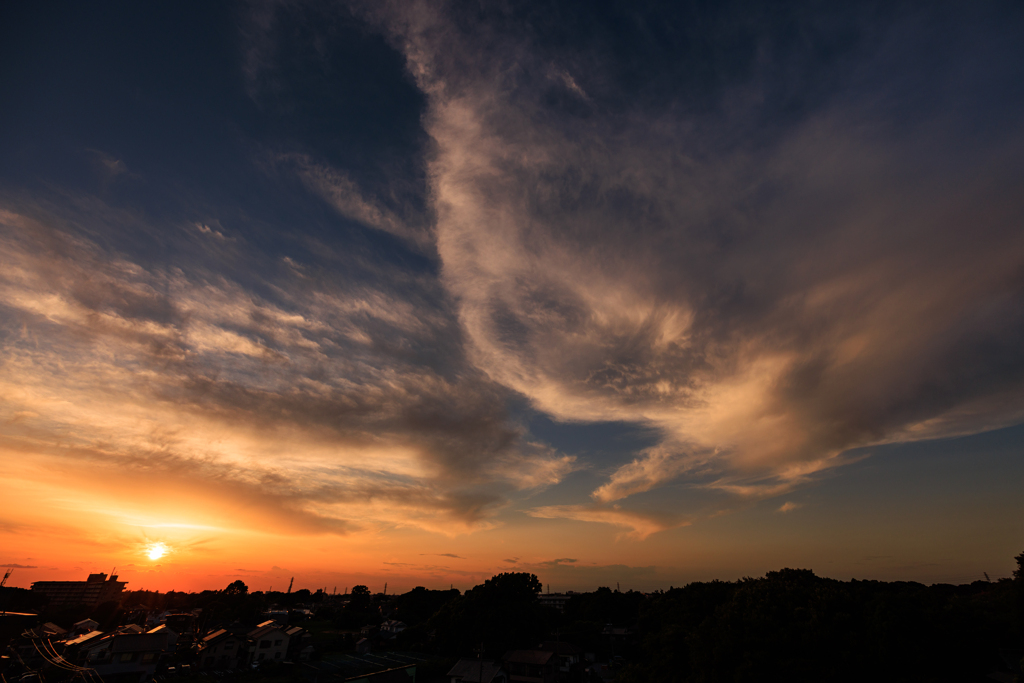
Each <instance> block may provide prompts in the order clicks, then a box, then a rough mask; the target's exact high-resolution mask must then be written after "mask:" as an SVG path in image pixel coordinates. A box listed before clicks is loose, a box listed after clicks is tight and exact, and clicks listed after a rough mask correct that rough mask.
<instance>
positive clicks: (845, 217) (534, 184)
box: [365, 3, 1024, 536]
mask: <svg viewBox="0 0 1024 683" xmlns="http://www.w3.org/2000/svg"><path fill="white" fill-rule="evenodd" d="M365 11H366V14H367V16H369V17H371V20H373V21H376V22H378V25H379V26H381V27H383V29H384V30H386V31H388V32H390V35H391V36H392V40H393V42H394V44H395V45H396V46H397V47H398V48H399V49H401V50H402V51H403V52H404V54H405V55H406V58H407V60H408V64H409V71H410V73H411V74H412V75H413V76H414V77H415V78H416V79H417V83H418V85H419V87H420V88H421V90H422V91H423V92H424V93H425V94H426V95H427V97H428V105H429V106H428V113H427V115H426V117H425V127H426V129H427V132H428V133H429V134H430V136H431V138H432V140H433V141H434V144H435V148H434V151H433V154H432V156H431V157H430V159H429V161H428V173H429V178H430V187H431V188H432V196H431V199H432V201H433V206H434V210H435V213H436V216H437V224H436V228H435V230H436V239H437V248H438V254H439V256H440V258H441V261H442V263H443V266H444V269H443V282H444V284H445V286H446V287H447V288H448V290H449V291H450V292H451V293H452V295H453V296H454V298H455V300H456V301H457V302H458V316H459V321H460V324H461V326H462V328H463V330H464V331H465V334H466V337H467V340H468V342H469V345H468V353H469V356H470V358H471V359H472V361H473V362H474V364H475V365H476V366H477V367H478V368H480V369H481V370H482V371H483V372H485V373H486V374H487V375H488V376H489V377H490V378H492V379H493V380H495V381H496V382H499V383H501V384H503V385H505V386H507V387H509V388H511V389H514V390H515V391H517V392H520V393H522V394H523V395H525V396H527V397H529V399H530V400H531V401H532V403H533V405H534V406H536V407H537V408H538V409H540V410H542V411H544V412H546V413H548V414H550V415H552V416H554V417H556V418H557V419H560V420H564V421H602V420H619V421H637V422H641V423H645V424H648V425H651V426H653V427H655V428H657V429H658V430H659V431H660V432H661V434H662V440H661V442H660V443H659V444H658V445H657V446H655V447H652V448H648V449H647V450H644V451H642V452H639V453H637V455H636V457H635V458H634V459H633V460H632V461H631V462H627V463H624V464H622V465H621V466H620V467H619V468H618V469H616V470H615V471H613V472H612V473H611V475H610V476H609V478H608V480H607V482H606V483H604V484H602V485H600V486H598V487H597V488H596V489H595V490H594V492H593V498H594V499H595V501H596V502H597V503H598V505H597V506H593V507H588V506H579V505H567V506H550V507H545V508H541V509H540V510H541V511H540V512H538V511H534V512H533V513H532V514H540V515H541V516H566V517H570V518H573V519H587V520H590V521H597V520H605V521H609V523H615V524H620V525H622V526H627V527H628V528H630V529H632V531H631V532H630V533H634V534H637V535H639V536H645V535H647V534H649V533H651V532H652V530H657V529H658V528H664V526H663V525H662V524H661V523H654V522H651V521H650V520H642V519H640V518H639V517H637V518H635V519H633V520H632V521H628V522H627V521H624V520H626V519H627V518H626V513H624V512H620V511H618V510H615V509H610V508H607V507H605V506H606V505H607V504H608V503H610V502H612V501H616V500H622V499H624V498H629V497H631V496H636V495H637V494H641V493H643V492H645V491H649V490H651V489H653V488H657V487H659V486H664V485H666V484H668V483H670V482H672V481H675V480H678V479H679V478H680V477H684V476H697V475H699V478H700V479H701V480H702V481H711V482H714V483H712V484H709V485H710V486H713V487H714V488H716V489H718V490H721V491H727V492H733V493H736V494H739V495H741V496H748V497H749V496H761V497H765V496H771V495H778V494H780V493H782V492H784V491H787V490H790V489H791V488H792V487H793V486H796V485H799V484H801V483H804V482H806V481H808V480H809V478H811V477H813V476H814V475H815V473H818V472H821V471H823V470H825V469H828V468H831V467H835V466H837V465H840V464H843V463H844V462H847V460H846V459H845V458H844V457H843V456H842V454H843V453H844V451H847V450H849V449H851V448H855V447H860V446H865V445H870V444H879V443H886V442H893V441H903V440H915V439H925V438H935V437H941V436H950V435H957V434H965V433H973V432H977V431H982V430H987V429H992V428H994V427H998V426H1005V425H1010V424H1014V423H1017V422H1020V421H1021V420H1022V419H1024V364H1022V363H1021V361H1020V355H1019V354H1018V353H1017V352H1016V350H1015V349H1016V348H1017V347H1018V346H1019V345H1020V344H1021V342H1022V340H1024V317H1022V316H1021V313H1020V311H1021V308H1020V306H1019V302H1020V301H1021V299H1022V296H1024V280H1022V278H1021V273H1022V272H1024V239H1022V237H1021V233H1020V231H1019V230H1017V229H1016V225H1017V224H1018V223H1019V219H1020V216H1021V215H1022V211H1024V205H1022V203H1021V198H1020V196H1019V193H1015V192H1010V191H1008V190H1007V188H1008V187H1009V185H1007V184H1006V179H1007V178H1011V177H1012V178H1018V179H1019V178H1021V177H1022V175H1024V168H1022V166H1021V164H1020V159H1021V158H1024V157H1022V156H1021V155H1020V153H1019V152H1020V150H1021V149H1022V144H1024V130H1022V128H1021V126H1020V125H1019V121H1018V122H1016V123H1014V122H1011V121H1009V120H1008V119H998V122H995V121H996V119H997V118H998V116H999V115H998V114H993V115H992V116H993V121H994V122H995V123H993V125H994V126H996V128H994V129H993V131H994V132H993V134H992V136H990V137H987V138H985V140H984V141H981V140H978V141H976V144H975V143H972V144H971V145H961V144H959V143H958V142H957V139H958V135H957V132H956V131H958V130H961V129H962V128H964V127H965V126H966V127H969V126H972V125H974V122H975V121H976V119H977V117H978V116H979V114H978V112H977V111H976V110H974V109H971V108H968V107H965V106H963V103H964V102H966V101H967V100H968V99H970V97H972V96H974V97H982V98H998V97H1001V95H1000V94H999V92H998V89H996V90H986V89H985V88H984V87H982V88H980V89H979V87H978V85H977V82H975V81H971V80H970V79H966V78H964V77H963V76H962V73H961V72H959V71H957V70H956V69H952V68H950V69H945V68H940V69H937V70H936V71H935V72H933V73H932V74H930V75H929V78H930V79H932V80H930V81H929V87H934V88H935V92H936V93H940V94H937V95H936V99H933V100H929V101H927V102H926V101H923V100H922V101H915V102H913V103H909V104H907V105H906V107H905V108H901V106H900V105H896V104H894V103H895V102H903V101H904V100H901V99H900V98H899V97H898V95H899V93H902V92H903V89H904V87H905V83H906V79H907V78H909V77H912V76H913V75H914V74H916V73H917V72H916V71H912V70H911V67H908V66H906V65H907V59H908V57H909V56H910V55H912V54H915V53H916V51H919V50H927V49H928V45H929V44H930V41H932V40H934V39H936V38H935V34H933V33H932V32H931V31H932V29H931V28H929V24H928V23H927V22H926V21H924V20H922V19H921V18H920V17H908V16H904V15H899V14H893V15H891V16H889V17H887V18H886V20H885V21H882V22H877V21H870V22H869V21H866V20H865V21H863V22H860V21H859V18H858V17H857V16H847V17H844V22H845V24H844V25H848V26H852V27H853V28H852V29H851V30H852V31H853V34H852V35H854V36H855V37H854V38H853V39H852V40H851V41H848V42H845V43H843V46H842V47H840V41H841V40H846V39H845V38H842V39H841V37H840V36H839V35H838V34H836V33H833V32H831V29H830V28H829V26H830V25H829V24H828V23H827V22H820V21H819V19H821V18H822V17H819V16H817V15H815V14H814V13H810V14H806V15H799V16H798V15H796V14H794V16H793V17H791V18H792V20H793V21H795V22H797V23H798V24H800V25H802V26H804V27H805V29H806V30H807V31H808V32H809V33H810V34H813V35H815V36H816V38H815V40H818V41H820V42H821V43H822V44H835V46H836V53H835V55H836V56H835V58H834V59H833V61H830V62H829V63H827V64H823V63H820V62H818V61H817V60H815V59H810V58H808V56H807V55H806V54H804V53H803V52H802V50H804V49H805V48H804V47H803V46H796V45H792V44H786V43H781V42H775V41H777V40H778V37H777V36H775V35H774V34H772V33H771V32H770V31H768V32H760V31H754V32H753V33H752V34H750V38H749V40H750V45H752V46H754V47H755V48H756V49H752V50H750V51H749V52H745V53H742V54H745V55H755V54H769V53H770V54H772V55H773V57H772V59H770V60H765V61H758V60H757V59H755V58H753V57H750V61H749V62H745V65H746V66H745V68H744V69H741V70H739V71H738V72H736V73H732V74H724V75H722V77H721V78H720V79H719V80H716V81H712V82H710V83H703V84H695V83H693V82H690V81H688V80H687V77H688V74H687V73H685V70H686V69H688V68H689V67H687V66H683V64H686V61H685V58H684V56H680V60H679V61H676V60H673V59H672V58H669V57H667V55H671V54H673V52H672V50H673V49H675V47H677V46H674V45H672V44H670V43H666V44H658V46H657V48H656V49H658V50H663V51H664V55H663V56H666V57H665V58H664V59H662V60H660V61H659V60H654V59H652V60H651V61H650V62H649V63H647V62H645V64H647V67H648V72H646V73H642V74H640V75H638V74H634V77H636V78H637V79H638V81H639V83H634V82H629V81H628V80H626V79H624V78H623V77H622V72H621V71H617V69H619V68H621V65H620V64H616V63H614V62H612V61H609V60H608V59H607V58H606V57H605V56H604V54H603V52H602V50H601V47H602V45H603V43H602V42H601V38H600V37H599V36H592V35H590V34H588V33H587V32H586V30H585V29H583V28H581V29H580V31H581V33H582V34H583V35H585V36H587V37H588V38H590V39H592V40H593V42H592V43H586V41H584V45H585V47H583V48H582V51H581V48H580V47H579V46H577V47H576V49H575V50H574V51H568V50H566V49H564V47H563V46H561V44H560V43H559V42H558V41H557V40H554V39H552V40H550V41H548V40H547V38H548V37H549V36H548V33H547V32H548V31H549V30H550V31H552V32H553V31H554V30H555V29H554V27H553V26H548V25H547V24H545V23H544V21H543V19H541V18H540V17H534V21H533V22H532V23H529V22H522V23H520V22H519V15H518V14H517V11H516V10H513V9H501V8H498V7H496V6H488V7H487V8H485V9H483V10H481V13H480V15H479V16H478V18H479V20H480V22H479V23H474V24H473V26H472V28H469V27H468V25H467V24H465V23H464V22H461V21H459V20H458V16H457V12H456V10H455V7H454V5H443V6H435V5H430V6H428V5H426V4H422V3H420V4H416V3H414V4H412V5H397V4H393V5H374V6H373V7H372V8H368V9H366V10H365ZM645 11H646V10H637V13H638V14H641V15H642V14H643V13H644V12H645ZM587 16H589V15H588V14H587V13H586V12H584V11H582V10H581V11H580V14H579V15H578V16H577V15H576V14H574V12H573V11H572V10H567V11H566V14H565V16H563V17H562V20H563V21H566V22H569V23H570V24H571V23H572V22H573V21H575V20H576V19H579V21H580V22H581V23H580V26H585V25H586V23H585V22H586V21H587V19H586V17H587ZM976 19H977V21H979V22H984V21H988V20H989V19H990V17H986V16H982V14H979V16H978V17H977V18H976ZM707 21H709V22H711V23H712V24H714V25H719V26H720V28H721V29H722V30H723V31H726V32H728V31H732V30H745V29H744V27H749V26H753V25H754V24H755V23H756V22H757V12H751V13H748V14H747V15H745V16H744V17H742V18H739V19H737V18H736V17H734V16H733V15H726V16H723V15H718V14H716V13H714V12H709V16H708V17H707ZM716 22H717V23H716ZM730 22H731V23H730ZM737 23H738V24H739V26H738V25H737ZM498 27H500V28H498ZM563 28H564V26H563V27H560V29H559V30H562V29H563ZM683 30H684V31H685V29H683ZM552 35H554V33H552ZM844 35H845V34H844ZM980 35H982V34H981V33H976V34H974V33H963V34H960V39H961V42H959V43H957V44H955V45H954V46H952V48H951V49H952V51H953V52H955V53H957V54H959V55H961V56H964V57H965V59H964V60H959V61H957V63H958V64H964V65H966V66H965V68H967V69H969V70H970V69H979V70H982V71H984V70H986V69H987V67H985V66H984V65H985V64H986V63H989V62H990V61H992V60H996V62H999V63H1001V62H1000V61H999V60H1000V59H1001V57H1000V55H1002V54H1003V53H1004V52H1006V51H1010V52H1013V50H1014V48H1012V47H1010V46H1011V43H1010V42H1008V41H1009V40H1010V38H1009V35H1008V34H1007V33H1005V32H1002V33H1000V32H996V33H995V34H991V33H990V34H986V35H990V36H991V35H995V36H997V37H995V38H991V39H986V41H987V42H986V43H985V44H984V45H983V44H981V43H979V42H978V41H980V40H981V39H980V38H979V37H978V36H980ZM908 36H909V39H908ZM690 38H691V39H692V40H695V41H700V40H702V38H701V37H700V36H696V35H692V36H690ZM620 40H625V38H621V37H620ZM638 41H639V42H638V44H640V45H646V44H647V43H644V42H643V41H641V40H640V39H639V38H638ZM745 46H746V44H744V47H737V48H736V49H737V50H742V49H745ZM651 49H655V48H651ZM759 50H760V52H759ZM967 55H970V57H969V58H967ZM986 60H988V61H986ZM552 64H556V65H557V64H566V65H572V66H571V67H569V66H566V67H561V66H556V67H552V66H551V65H552ZM581 64H584V65H586V67H585V68H577V65H581ZM780 64H783V65H787V66H786V68H783V67H780V66H779V65H780ZM787 68H789V70H788V71H787ZM1011 71H1013V69H1011ZM570 73H572V75H571V76H568V74H570ZM631 73H632V72H631ZM1015 73H1016V72H1015ZM550 74H562V75H563V76H567V77H559V78H552V77H551V76H550ZM1003 75H1004V76H1006V74H1005V73H1004V74H1003ZM673 79H674V80H673ZM666 82H676V83H678V84H679V88H678V91H677V92H678V94H677V92H676V91H673V90H672V89H668V90H666V89H664V88H663V85H664V83H666ZM811 82H818V83H821V87H822V88H823V90H821V91H820V93H819V94H818V96H817V97H816V98H815V99H813V101H809V102H801V103H799V105H797V104H796V103H794V107H796V110H795V111H796V112H797V113H795V114H794V113H793V111H794V110H786V109H785V106H787V105H786V104H785V102H786V99H785V98H786V97H787V92H789V91H788V90H787V89H788V88H791V87H796V85H797V84H799V85H800V87H806V85H807V84H808V83H811ZM559 89H561V90H559ZM581 93H582V94H581ZM968 93H972V95H968ZM563 95H566V97H563ZM584 95H585V97H584ZM695 102H699V103H701V106H696V105H695V104H694V103H695ZM701 107H705V109H702V108H701ZM980 116H981V117H984V116H985V114H981V115H980ZM911 122H914V123H911ZM966 226H970V229H967V227H966ZM612 520H617V521H612Z"/></svg>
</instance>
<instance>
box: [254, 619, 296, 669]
mask: <svg viewBox="0 0 1024 683" xmlns="http://www.w3.org/2000/svg"><path fill="white" fill-rule="evenodd" d="M247 635H248V637H249V640H250V641H252V645H250V648H249V650H250V652H252V657H251V659H250V661H251V662H253V663H256V664H258V663H261V662H283V661H284V659H285V654H286V653H287V652H288V634H287V633H285V631H284V627H282V626H279V625H278V623H277V622H276V621H274V620H273V619H269V620H267V621H264V622H263V623H262V624H259V625H258V626H257V627H256V628H255V629H254V630H252V631H250V632H249V633H248V634H247Z"/></svg>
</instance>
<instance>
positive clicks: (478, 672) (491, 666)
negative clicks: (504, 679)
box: [448, 659, 501, 683]
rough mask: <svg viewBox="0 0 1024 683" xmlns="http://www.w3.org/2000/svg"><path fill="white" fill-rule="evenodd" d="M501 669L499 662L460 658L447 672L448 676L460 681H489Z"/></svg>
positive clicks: (483, 682) (472, 682) (485, 682)
mask: <svg viewBox="0 0 1024 683" xmlns="http://www.w3.org/2000/svg"><path fill="white" fill-rule="evenodd" d="M500 671H501V664H500V663H499V662H492V661H489V660H486V659H485V660H483V661H481V660H479V659H460V660H459V661H457V662H456V663H455V666H453V667H452V670H451V671H449V672H448V676H450V677H452V678H458V679H459V680H460V681H462V683H490V682H491V681H492V680H494V677H495V676H497V675H498V672H500Z"/></svg>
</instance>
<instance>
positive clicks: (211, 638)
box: [196, 629, 249, 669]
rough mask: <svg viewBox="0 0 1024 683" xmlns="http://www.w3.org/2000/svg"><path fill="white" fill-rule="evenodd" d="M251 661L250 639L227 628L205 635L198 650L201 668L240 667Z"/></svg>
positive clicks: (197, 660)
mask: <svg viewBox="0 0 1024 683" xmlns="http://www.w3.org/2000/svg"><path fill="white" fill-rule="evenodd" d="M248 661H249V640H248V638H246V637H245V636H240V635H236V634H234V633H231V632H230V631H228V630H226V629H217V630H216V631H211V632H210V633H207V634H206V635H205V636H203V638H202V640H200V641H199V648H198V650H197V652H196V666H197V668H200V669H238V668H240V667H243V666H245V665H246V663H248Z"/></svg>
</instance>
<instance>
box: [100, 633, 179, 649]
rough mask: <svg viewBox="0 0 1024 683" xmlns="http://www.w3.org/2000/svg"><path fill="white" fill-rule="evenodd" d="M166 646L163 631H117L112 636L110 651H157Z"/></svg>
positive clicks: (165, 637)
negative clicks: (117, 632)
mask: <svg viewBox="0 0 1024 683" xmlns="http://www.w3.org/2000/svg"><path fill="white" fill-rule="evenodd" d="M166 646H167V636H166V635H164V634H163V633H119V634H117V635H116V636H114V641H113V643H112V644H111V646H110V651H111V652H157V651H161V650H163V649H164V648H165V647H166Z"/></svg>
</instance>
